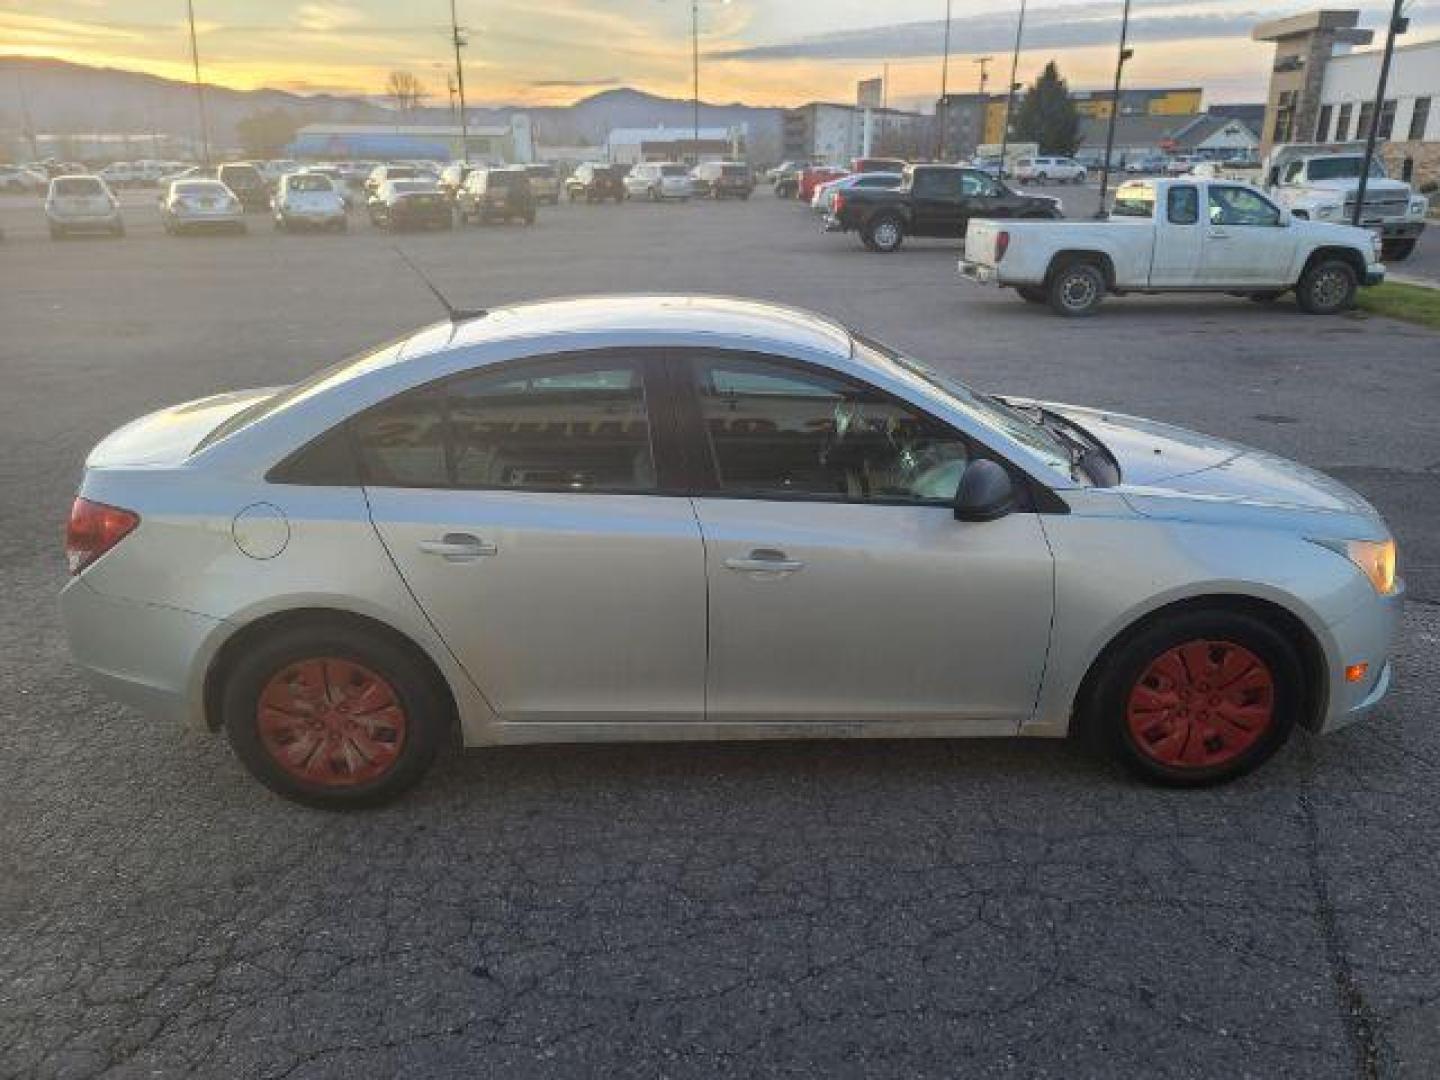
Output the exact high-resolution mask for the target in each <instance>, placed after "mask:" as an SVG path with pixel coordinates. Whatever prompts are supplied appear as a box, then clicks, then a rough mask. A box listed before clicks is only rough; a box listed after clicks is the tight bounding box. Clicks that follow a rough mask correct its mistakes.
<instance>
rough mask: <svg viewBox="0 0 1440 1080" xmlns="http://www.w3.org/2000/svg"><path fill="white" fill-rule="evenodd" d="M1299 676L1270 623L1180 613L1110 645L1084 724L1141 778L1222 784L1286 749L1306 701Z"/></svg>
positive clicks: (1215, 613)
mask: <svg viewBox="0 0 1440 1080" xmlns="http://www.w3.org/2000/svg"><path fill="white" fill-rule="evenodd" d="M1302 672H1303V668H1302V665H1301V663H1300V659H1299V656H1298V655H1297V653H1296V651H1295V647H1294V646H1293V645H1292V644H1291V643H1290V641H1289V640H1288V639H1287V638H1286V636H1285V635H1283V634H1281V633H1280V632H1279V631H1277V630H1276V629H1275V628H1274V627H1273V626H1271V625H1270V624H1269V623H1267V622H1265V621H1263V620H1261V619H1258V618H1256V617H1254V616H1253V615H1249V614H1245V613H1242V612H1228V611H1219V610H1212V611H1203V610H1202V611H1193V612H1187V613H1184V614H1181V615H1178V616H1176V617H1174V618H1170V619H1164V620H1162V621H1157V622H1155V623H1152V624H1151V625H1149V626H1147V627H1145V628H1143V629H1142V630H1141V631H1140V632H1138V633H1136V634H1135V635H1133V636H1132V637H1130V638H1129V639H1128V640H1126V641H1125V642H1123V643H1122V644H1121V645H1120V646H1119V647H1118V648H1117V649H1115V650H1114V651H1113V653H1112V654H1111V655H1110V656H1109V658H1108V659H1107V660H1106V661H1105V667H1104V668H1103V669H1102V670H1101V672H1100V673H1099V678H1098V680H1097V682H1096V684H1095V692H1094V694H1093V695H1092V697H1091V713H1090V715H1089V716H1087V717H1086V720H1087V721H1088V723H1089V724H1090V726H1091V730H1092V732H1093V733H1094V734H1095V735H1097V736H1099V737H1100V739H1101V741H1102V742H1103V743H1104V744H1105V745H1106V746H1107V747H1108V749H1109V750H1110V752H1111V753H1112V754H1113V755H1114V756H1115V757H1116V758H1118V759H1119V760H1120V762H1121V763H1122V764H1124V765H1125V766H1126V767H1127V768H1129V769H1130V770H1131V771H1133V772H1135V773H1136V774H1137V775H1139V776H1142V777H1144V778H1145V779H1147V780H1152V781H1155V782H1157V783H1162V784H1170V785H1174V786H1181V787H1194V786H1199V785H1203V784H1214V783H1220V782H1223V781H1226V780H1233V779H1235V778H1236V777H1238V776H1243V775H1244V774H1245V773H1248V772H1250V771H1251V770H1253V769H1255V768H1257V767H1258V766H1260V765H1261V764H1262V763H1264V762H1265V761H1266V760H1267V759H1268V758H1269V757H1270V756H1271V755H1272V754H1274V753H1275V751H1276V750H1278V749H1279V748H1280V747H1281V746H1283V745H1284V743H1285V740H1286V739H1287V738H1289V736H1290V732H1291V730H1292V729H1293V728H1294V726H1295V722H1296V720H1297V719H1298V717H1299V715H1300V710H1301V708H1302V704H1303V700H1304V694H1303V689H1302V687H1303V681H1302V680H1303V675H1302Z"/></svg>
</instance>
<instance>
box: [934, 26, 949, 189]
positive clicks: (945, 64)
mask: <svg viewBox="0 0 1440 1080" xmlns="http://www.w3.org/2000/svg"><path fill="white" fill-rule="evenodd" d="M950 5H951V0H945V48H944V49H943V50H942V51H941V53H940V108H939V110H938V111H939V113H940V115H939V116H937V117H936V118H935V119H936V120H937V121H938V123H937V124H936V126H937V127H938V128H939V129H940V132H939V134H938V136H937V137H936V139H935V160H936V161H944V160H945V128H946V126H947V125H948V124H949V122H950V103H949V102H948V101H946V100H945V97H946V94H947V93H948V92H949V89H950Z"/></svg>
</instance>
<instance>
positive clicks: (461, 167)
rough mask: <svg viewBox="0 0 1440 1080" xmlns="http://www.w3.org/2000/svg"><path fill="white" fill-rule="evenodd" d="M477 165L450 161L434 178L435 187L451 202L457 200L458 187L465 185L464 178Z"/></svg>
mask: <svg viewBox="0 0 1440 1080" xmlns="http://www.w3.org/2000/svg"><path fill="white" fill-rule="evenodd" d="M476 168H478V166H475V165H471V164H469V163H467V162H464V161H452V162H451V163H450V164H449V165H446V166H445V167H444V168H443V169H441V170H440V176H439V177H438V178H437V180H436V182H435V183H436V187H438V188H439V189H440V190H441V192H442V193H443V194H444V195H445V197H446V198H447V199H449V200H450V201H451V202H452V203H454V202H458V201H459V198H460V189H461V188H463V187H464V186H465V181H466V179H468V178H469V176H470V174H471V173H472V172H474V171H475V169H476Z"/></svg>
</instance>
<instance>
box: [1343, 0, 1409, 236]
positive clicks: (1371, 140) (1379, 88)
mask: <svg viewBox="0 0 1440 1080" xmlns="http://www.w3.org/2000/svg"><path fill="white" fill-rule="evenodd" d="M1402 6H1403V2H1402V0H1395V7H1394V9H1393V10H1392V11H1391V12H1390V28H1389V30H1387V31H1386V33H1385V54H1384V55H1383V56H1382V57H1381V58H1380V81H1379V82H1378V83H1377V84H1376V86H1375V107H1374V108H1373V109H1371V110H1370V130H1369V131H1368V132H1366V133H1365V160H1364V161H1363V162H1361V164H1360V186H1359V188H1357V189H1356V191H1355V213H1354V214H1353V215H1351V218H1350V224H1352V225H1355V226H1358V225H1359V224H1360V219H1361V218H1362V217H1363V216H1364V213H1365V188H1366V187H1367V186H1368V185H1369V180H1370V163H1371V162H1373V161H1374V160H1375V137H1376V135H1377V134H1378V133H1379V131H1380V114H1381V112H1383V111H1384V109H1385V85H1386V84H1387V83H1388V82H1389V81H1390V60H1391V58H1392V57H1393V56H1394V55H1395V36H1396V35H1397V34H1403V33H1405V31H1407V30H1409V29H1410V20H1409V19H1407V18H1406V17H1405V16H1404V15H1402V14H1400V9H1401V7H1402Z"/></svg>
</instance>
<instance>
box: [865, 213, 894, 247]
mask: <svg viewBox="0 0 1440 1080" xmlns="http://www.w3.org/2000/svg"><path fill="white" fill-rule="evenodd" d="M860 240H861V242H862V243H863V244H864V245H865V246H866V247H867V248H869V249H870V250H871V251H878V252H880V253H881V254H886V255H888V254H889V253H890V252H892V251H899V250H900V245H901V244H903V243H904V242H905V226H904V224H903V223H902V222H901V220H900V219H899V218H898V217H896V216H895V215H894V214H878V215H876V216H875V217H873V218H871V219H870V220H869V221H868V222H866V223H865V227H864V228H863V229H861V230H860Z"/></svg>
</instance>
